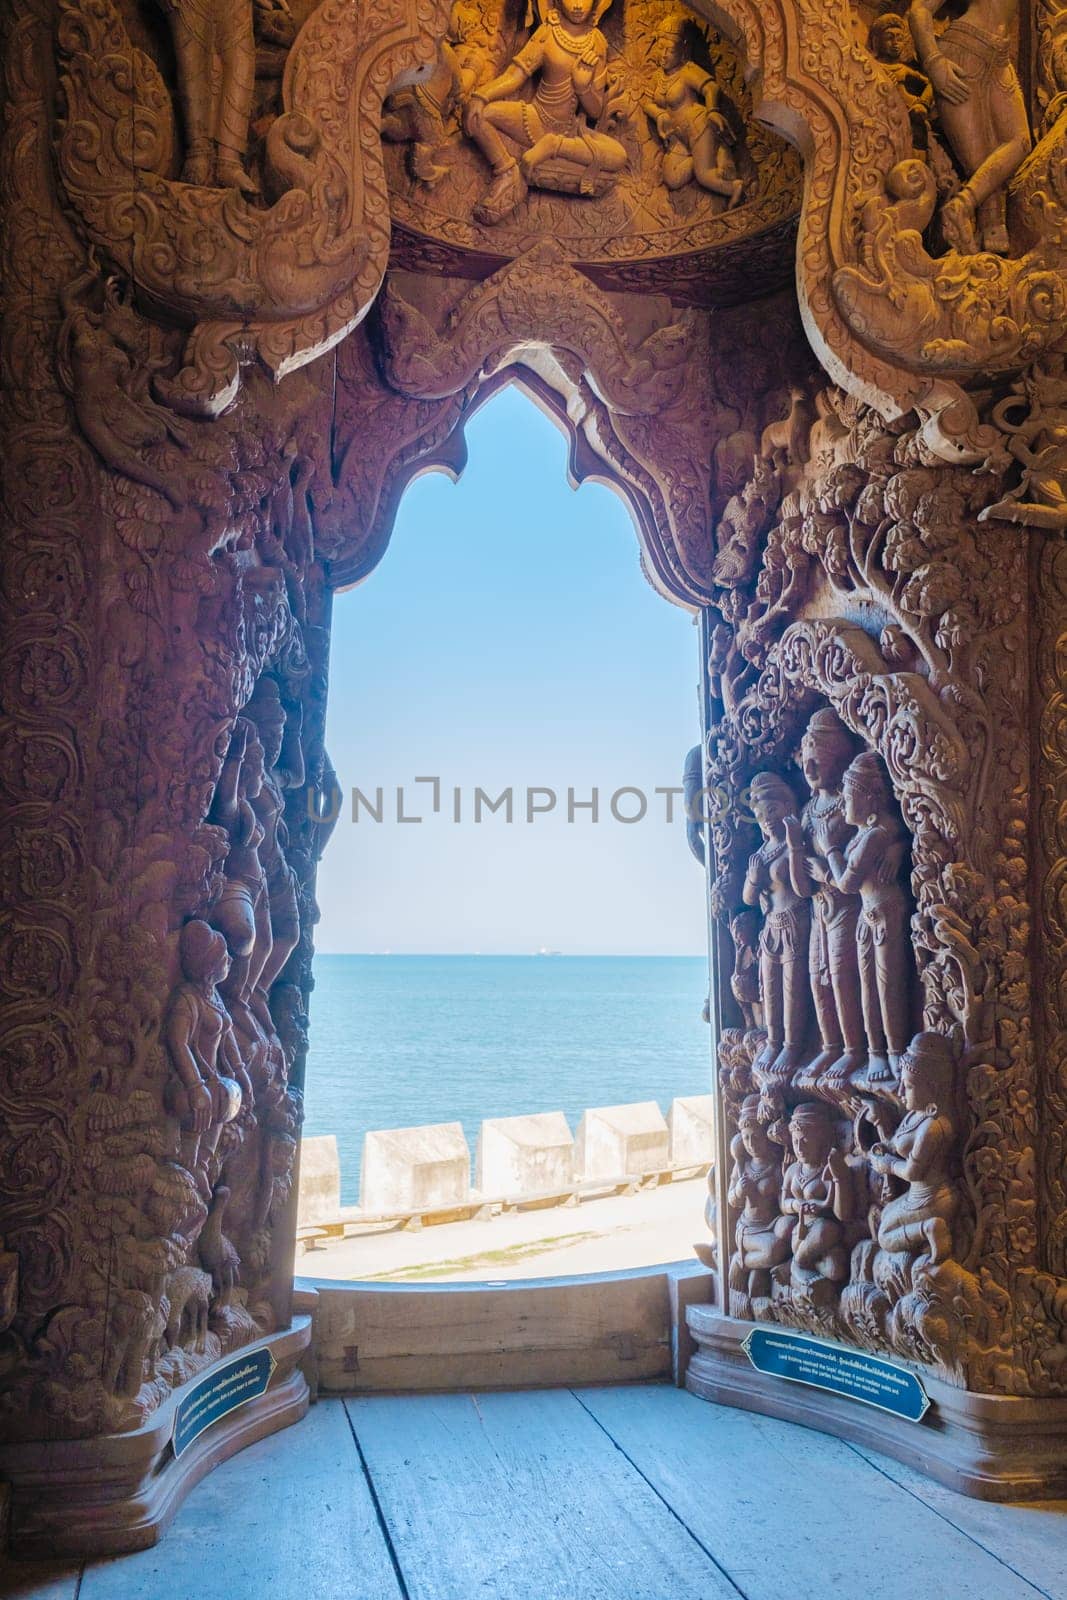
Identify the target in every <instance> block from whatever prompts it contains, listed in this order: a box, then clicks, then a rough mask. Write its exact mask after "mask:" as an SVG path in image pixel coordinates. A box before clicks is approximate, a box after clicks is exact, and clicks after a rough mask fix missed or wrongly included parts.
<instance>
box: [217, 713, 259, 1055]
mask: <svg viewBox="0 0 1067 1600" xmlns="http://www.w3.org/2000/svg"><path fill="white" fill-rule="evenodd" d="M263 779H264V761H263V747H262V745H261V744H260V742H259V740H258V739H257V738H256V736H255V732H254V730H253V728H252V725H251V724H250V723H249V722H247V721H245V720H244V719H241V720H239V721H238V723H237V726H236V728H235V730H234V735H233V738H232V740H231V741H230V748H229V751H228V752H227V755H226V760H225V762H224V764H223V768H222V773H221V775H220V777H219V781H218V786H217V788H216V790H215V801H214V805H213V806H212V810H211V821H212V822H217V823H220V824H221V825H222V826H223V827H224V828H225V829H226V831H227V833H228V834H229V838H230V850H229V854H228V856H227V858H226V877H225V883H224V886H223V890H222V893H221V895H220V896H219V899H218V901H217V903H216V904H215V906H214V907H213V908H212V910H211V913H210V919H211V924H212V926H213V927H215V928H217V929H218V931H219V932H220V933H221V934H222V935H223V937H224V938H225V940H226V944H227V946H228V948H229V952H230V957H231V967H230V972H229V976H228V978H227V979H226V981H225V986H224V993H225V996H226V1003H227V1005H228V1007H229V1008H230V1010H231V1012H232V1013H233V1014H234V1016H235V1019H236V1020H243V1021H244V1022H245V1024H246V1026H247V1027H248V1029H249V1031H251V1032H255V1031H256V1030H255V1026H254V1024H253V1023H252V1022H251V1019H250V1018H248V1016H247V1000H248V998H249V994H250V983H249V979H250V975H251V974H252V973H253V972H255V973H256V975H258V973H259V972H260V970H261V968H262V966H263V964H264V962H265V961H266V959H267V956H268V955H269V953H270V947H271V920H270V901H269V894H268V889H267V881H266V876H265V874H264V871H263V864H262V862H261V860H260V855H259V847H260V845H261V844H262V843H263V839H264V828H263V824H262V823H261V822H260V820H259V817H258V816H257V815H256V811H255V807H254V804H253V802H254V801H255V800H256V799H257V798H258V796H259V794H260V791H261V790H262V788H263Z"/></svg>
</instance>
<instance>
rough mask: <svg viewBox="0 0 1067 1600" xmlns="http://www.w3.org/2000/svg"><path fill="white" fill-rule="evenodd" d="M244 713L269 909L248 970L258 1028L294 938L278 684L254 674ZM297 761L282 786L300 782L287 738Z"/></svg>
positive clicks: (296, 905) (266, 1019)
mask: <svg viewBox="0 0 1067 1600" xmlns="http://www.w3.org/2000/svg"><path fill="white" fill-rule="evenodd" d="M245 709H246V714H247V715H248V716H249V717H250V718H251V719H252V721H253V722H254V724H255V727H256V732H257V733H258V735H259V743H260V746H261V748H262V751H263V781H262V783H261V784H260V786H259V789H258V791H257V792H256V793H255V794H254V795H252V796H251V806H252V810H253V811H254V812H255V814H256V818H257V820H258V822H259V824H260V826H261V828H262V830H263V836H262V839H261V841H260V844H259V849H258V859H259V862H260V864H261V866H262V868H263V872H264V882H265V885H266V893H267V902H268V906H269V911H270V935H271V937H270V943H269V945H266V946H265V947H264V949H263V951H262V956H263V960H262V964H261V965H258V966H253V968H252V970H251V971H250V972H249V980H250V984H251V987H252V1006H253V1009H254V1010H255V1012H256V1014H257V1016H258V1018H259V1020H260V1022H261V1023H262V1025H263V1027H264V1028H266V1029H267V1031H268V1032H269V1031H270V1030H271V1028H272V1023H271V1020H270V1013H269V1011H268V1010H267V997H268V995H269V994H270V990H271V986H272V985H273V984H274V982H275V980H276V979H277V978H278V976H279V974H280V973H281V970H282V968H283V967H284V966H285V963H286V962H287V961H288V959H289V957H290V956H291V955H292V953H293V951H294V950H295V949H296V945H297V941H298V939H299V938H300V896H299V889H298V885H297V881H296V873H295V872H294V871H293V869H292V867H291V866H290V865H289V862H288V860H287V859H286V847H287V846H288V843H289V832H288V829H287V828H286V825H285V820H284V811H285V798H284V796H283V794H282V785H281V782H280V781H279V769H280V763H281V759H282V747H283V744H284V743H285V735H286V726H287V717H286V711H285V707H284V706H283V705H282V702H281V696H280V694H279V692H278V685H277V684H276V683H275V681H274V679H273V678H266V677H264V678H260V679H259V681H258V682H257V684H256V687H255V689H254V691H253V693H252V698H251V700H250V701H249V702H248V705H247V707H246V708H245ZM290 746H291V748H293V747H295V748H294V754H295V756H296V760H297V771H296V772H292V771H289V772H287V773H285V775H284V776H285V779H286V782H287V786H292V787H294V788H295V787H299V785H300V784H301V783H302V782H303V776H304V773H303V759H302V755H301V752H300V748H299V744H298V743H297V742H296V741H290Z"/></svg>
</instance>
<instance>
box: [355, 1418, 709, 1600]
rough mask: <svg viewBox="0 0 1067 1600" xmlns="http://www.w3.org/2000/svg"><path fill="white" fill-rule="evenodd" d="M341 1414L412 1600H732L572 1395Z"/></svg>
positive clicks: (697, 1549)
mask: <svg viewBox="0 0 1067 1600" xmlns="http://www.w3.org/2000/svg"><path fill="white" fill-rule="evenodd" d="M345 1404H346V1406H347V1409H348V1412H349V1415H350V1416H351V1418H352V1422H353V1426H354V1428H355V1432H356V1435H357V1437H358V1439H359V1441H360V1444H361V1446H362V1449H363V1452H364V1455H365V1457H366V1460H367V1464H368V1467H369V1470H370V1473H371V1476H372V1478H373V1480H374V1483H375V1486H376V1489H377V1492H378V1496H379V1499H380V1502H381V1505H382V1510H383V1513H384V1515H385V1518H386V1521H387V1523H388V1526H389V1529H390V1532H391V1534H392V1538H393V1543H394V1545H395V1547H396V1551H397V1557H398V1559H399V1562H400V1565H401V1567H402V1569H403V1572H404V1577H405V1580H406V1583H407V1587H408V1593H409V1595H410V1597H411V1600H478V1597H485V1600H667V1597H669V1596H677V1597H682V1596H684V1597H685V1600H737V1595H738V1593H739V1591H738V1589H737V1588H736V1587H735V1586H734V1584H732V1583H730V1582H728V1581H727V1579H726V1578H724V1577H723V1575H722V1573H721V1572H720V1571H719V1570H718V1568H717V1567H716V1565H715V1563H714V1561H712V1560H711V1559H710V1558H709V1556H708V1555H707V1554H706V1552H705V1551H704V1550H702V1549H701V1548H700V1546H699V1544H698V1543H697V1542H696V1541H695V1540H694V1539H693V1538H692V1536H691V1535H690V1534H689V1533H688V1532H687V1530H686V1529H685V1528H684V1527H683V1526H682V1524H681V1523H680V1522H679V1521H678V1519H677V1518H676V1517H675V1516H674V1515H673V1514H672V1513H671V1511H670V1510H669V1509H668V1508H667V1507H666V1506H665V1505H664V1504H663V1502H662V1501H661V1500H660V1499H659V1498H658V1496H657V1495H655V1494H654V1493H653V1492H652V1491H651V1490H650V1489H649V1487H648V1485H647V1484H646V1483H645V1482H643V1480H642V1479H641V1477H640V1476H639V1474H638V1473H637V1472H635V1471H634V1469H633V1468H632V1467H631V1466H630V1465H629V1463H628V1462H627V1461H626V1460H625V1459H624V1458H623V1456H622V1455H620V1454H619V1452H618V1451H617V1450H615V1449H614V1448H612V1447H611V1446H610V1445H609V1444H608V1441H607V1440H606V1439H605V1436H604V1434H603V1432H602V1430H601V1429H600V1428H599V1427H597V1425H596V1423H595V1422H594V1421H593V1420H592V1418H591V1417H590V1416H589V1414H588V1413H587V1412H586V1411H585V1410H584V1409H583V1407H582V1406H581V1405H580V1404H579V1403H578V1401H577V1400H576V1399H575V1398H574V1396H573V1395H570V1394H567V1393H564V1392H557V1393H552V1394H492V1395H482V1396H478V1397H475V1396H470V1395H445V1396H441V1397H430V1396H426V1397H422V1396H419V1397H417V1398H414V1397H413V1398H408V1399H388V1398H384V1397H382V1398H378V1397H375V1398H371V1399H364V1400H349V1401H346V1402H345Z"/></svg>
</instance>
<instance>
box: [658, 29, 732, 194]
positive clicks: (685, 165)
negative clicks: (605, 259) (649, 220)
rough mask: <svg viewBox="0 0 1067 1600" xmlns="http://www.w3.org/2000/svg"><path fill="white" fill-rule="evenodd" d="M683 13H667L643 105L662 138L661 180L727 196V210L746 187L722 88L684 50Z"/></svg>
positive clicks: (676, 185)
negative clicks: (740, 169)
mask: <svg viewBox="0 0 1067 1600" xmlns="http://www.w3.org/2000/svg"><path fill="white" fill-rule="evenodd" d="M684 37H685V19H684V17H682V16H680V15H679V16H673V17H668V18H667V19H666V21H665V23H664V25H663V28H662V31H661V32H660V33H659V35H658V36H657V38H656V41H655V43H654V45H653V47H652V64H653V66H654V68H655V72H654V74H653V76H652V79H651V82H650V83H649V85H648V93H647V97H646V99H645V100H644V102H643V110H644V112H645V115H646V116H647V117H648V119H649V121H650V122H651V123H652V126H653V127H654V128H655V130H656V133H657V134H658V135H659V138H660V140H661V142H662V144H663V150H664V154H663V182H664V183H665V184H666V186H667V188H668V189H671V190H675V189H684V188H685V186H686V184H687V183H691V182H693V180H694V179H695V180H696V182H697V183H698V184H699V185H700V187H701V188H702V189H707V190H708V192H709V193H710V194H719V195H722V196H723V197H724V199H725V200H726V209H727V210H728V211H729V210H731V209H732V208H733V207H734V206H736V205H737V204H738V202H739V200H740V199H741V195H742V193H743V191H744V184H743V183H742V181H741V179H740V178H739V177H738V176H737V165H736V163H735V161H734V157H733V152H732V146H733V145H734V143H735V142H736V141H735V136H734V131H733V128H732V127H731V126H730V123H729V121H728V119H727V117H726V116H725V115H724V113H723V110H722V91H721V90H720V88H719V86H718V84H717V83H716V82H715V79H714V78H713V77H712V76H711V73H710V72H705V70H704V68H703V67H701V66H698V65H697V63H696V62H695V61H689V60H687V59H686V58H685V55H684Z"/></svg>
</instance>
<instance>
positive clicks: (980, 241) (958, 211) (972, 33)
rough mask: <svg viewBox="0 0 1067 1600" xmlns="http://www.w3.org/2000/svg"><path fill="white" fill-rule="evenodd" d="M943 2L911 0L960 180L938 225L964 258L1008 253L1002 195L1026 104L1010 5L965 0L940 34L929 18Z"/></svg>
mask: <svg viewBox="0 0 1067 1600" xmlns="http://www.w3.org/2000/svg"><path fill="white" fill-rule="evenodd" d="M945 4H946V0H912V3H911V6H910V8H909V11H908V21H909V24H910V26H911V32H912V36H913V38H914V40H915V48H916V50H917V51H918V53H919V61H920V64H921V65H922V68H923V71H924V72H925V73H926V75H927V77H928V78H929V79H930V82H931V83H932V84H933V87H934V94H935V96H936V98H937V106H938V113H939V116H940V121H941V126H942V128H943V129H944V132H945V136H946V138H947V139H948V142H949V144H950V145H951V146H952V150H953V152H954V154H955V156H956V159H957V160H958V161H959V163H960V166H961V167H962V168H963V170H964V172H965V173H966V175H967V176H966V181H965V183H964V185H963V187H962V188H961V189H960V190H959V192H958V193H957V194H955V195H953V196H952V198H951V199H949V200H947V201H946V202H945V205H944V206H943V207H942V210H941V226H942V228H943V229H944V233H945V238H946V239H947V240H948V242H949V244H950V245H953V246H954V247H955V248H956V249H957V250H960V251H962V252H963V253H964V254H974V252H975V251H977V250H978V249H980V248H983V247H984V248H985V249H986V250H991V251H995V252H997V253H998V254H1000V255H1004V254H1006V253H1007V251H1008V250H1009V249H1010V242H1009V239H1008V229H1007V221H1006V201H1007V196H1006V190H1007V185H1008V182H1009V180H1010V179H1011V178H1012V176H1013V175H1014V174H1015V173H1016V172H1017V171H1018V169H1019V167H1020V166H1021V165H1022V163H1023V161H1024V160H1025V158H1026V156H1027V154H1028V152H1029V150H1030V146H1031V142H1032V140H1031V134H1030V123H1029V119H1028V117H1027V113H1026V102H1025V100H1024V98H1023V92H1022V88H1021V86H1020V84H1019V78H1018V74H1017V73H1016V70H1015V64H1014V62H1013V60H1012V41H1011V35H1010V28H1011V25H1012V24H1013V23H1014V21H1015V15H1016V11H1017V9H1018V0H970V3H969V4H968V5H967V6H966V8H965V9H964V11H963V13H962V15H961V16H958V17H956V18H955V19H954V20H953V21H951V22H950V23H949V25H948V27H947V28H946V29H945V30H944V32H943V33H940V34H939V33H938V32H937V30H936V29H935V27H934V18H935V17H936V16H937V14H938V12H939V11H941V10H942V9H943V8H944V6H945Z"/></svg>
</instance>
